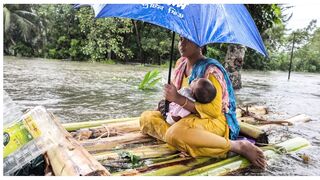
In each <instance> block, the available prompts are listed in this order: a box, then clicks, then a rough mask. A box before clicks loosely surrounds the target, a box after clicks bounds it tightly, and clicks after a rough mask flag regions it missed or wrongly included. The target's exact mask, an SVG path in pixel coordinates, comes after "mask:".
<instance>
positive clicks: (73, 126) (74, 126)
mask: <svg viewBox="0 0 320 180" xmlns="http://www.w3.org/2000/svg"><path fill="white" fill-rule="evenodd" d="M248 110H249V111H250V112H253V113H255V114H258V115H263V114H267V113H268V110H267V108H266V107H264V106H252V107H248ZM236 113H237V117H241V116H242V113H241V109H239V108H237V110H236ZM139 119H140V117H132V118H121V119H107V120H99V121H86V122H76V123H66V124H63V127H64V128H65V129H66V130H67V131H76V130H78V129H82V128H92V127H97V126H101V125H103V124H106V125H109V124H112V123H120V122H130V121H136V122H139Z"/></svg>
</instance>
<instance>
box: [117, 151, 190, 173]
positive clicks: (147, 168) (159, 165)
mask: <svg viewBox="0 0 320 180" xmlns="http://www.w3.org/2000/svg"><path fill="white" fill-rule="evenodd" d="M172 156H175V158H173V159H169V160H166V161H162V162H157V163H152V164H149V165H144V166H142V167H139V168H136V169H128V170H125V171H120V172H116V173H113V174H112V175H113V176H128V175H130V176H133V175H135V176H136V175H141V174H142V173H144V172H148V171H152V170H153V169H159V168H163V167H168V166H173V165H177V164H184V163H186V162H187V161H190V160H192V159H193V158H192V157H191V156H188V157H179V154H174V155H172ZM147 161H148V162H149V160H147Z"/></svg>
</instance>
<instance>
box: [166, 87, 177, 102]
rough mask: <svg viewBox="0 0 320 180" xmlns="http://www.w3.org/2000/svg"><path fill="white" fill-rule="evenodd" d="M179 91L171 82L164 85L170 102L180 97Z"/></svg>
mask: <svg viewBox="0 0 320 180" xmlns="http://www.w3.org/2000/svg"><path fill="white" fill-rule="evenodd" d="M179 95H180V94H179V93H178V91H177V88H176V87H175V86H174V85H173V83H171V84H166V85H165V86H164V98H165V99H166V100H168V101H170V102H176V101H177V99H178V98H179Z"/></svg>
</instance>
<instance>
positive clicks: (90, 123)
mask: <svg viewBox="0 0 320 180" xmlns="http://www.w3.org/2000/svg"><path fill="white" fill-rule="evenodd" d="M139 118H140V117H133V118H121V119H107V120H98V121H86V122H76V123H66V124H63V125H62V126H63V127H64V128H65V129H66V130H67V131H75V130H78V129H82V128H90V127H97V126H101V125H103V124H111V123H117V122H128V121H135V120H136V121H139Z"/></svg>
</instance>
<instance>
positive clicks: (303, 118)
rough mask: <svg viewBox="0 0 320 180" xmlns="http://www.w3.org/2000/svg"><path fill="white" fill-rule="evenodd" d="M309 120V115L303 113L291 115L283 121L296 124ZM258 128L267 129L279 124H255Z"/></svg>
mask: <svg viewBox="0 0 320 180" xmlns="http://www.w3.org/2000/svg"><path fill="white" fill-rule="evenodd" d="M310 120H311V118H310V116H307V115H305V114H298V115H295V116H293V117H290V118H288V119H286V120H285V121H288V122H290V123H292V125H298V124H301V123H305V122H309V121H310ZM257 127H258V128H259V129H261V130H264V131H267V130H268V129H274V128H277V127H281V125H277V124H268V125H262V126H257Z"/></svg>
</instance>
